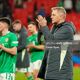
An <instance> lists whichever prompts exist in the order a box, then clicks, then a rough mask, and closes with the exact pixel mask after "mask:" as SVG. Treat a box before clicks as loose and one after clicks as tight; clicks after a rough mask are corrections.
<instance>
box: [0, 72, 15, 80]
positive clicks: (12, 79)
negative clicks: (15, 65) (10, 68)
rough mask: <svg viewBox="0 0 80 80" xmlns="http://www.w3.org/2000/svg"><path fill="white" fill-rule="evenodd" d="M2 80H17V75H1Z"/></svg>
mask: <svg viewBox="0 0 80 80" xmlns="http://www.w3.org/2000/svg"><path fill="white" fill-rule="evenodd" d="M0 80H15V73H1V74H0Z"/></svg>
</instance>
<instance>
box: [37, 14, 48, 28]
mask: <svg viewBox="0 0 80 80" xmlns="http://www.w3.org/2000/svg"><path fill="white" fill-rule="evenodd" d="M36 21H37V22H38V24H39V25H40V27H45V26H47V20H46V19H45V17H42V16H41V15H39V16H38V18H37V19H36Z"/></svg>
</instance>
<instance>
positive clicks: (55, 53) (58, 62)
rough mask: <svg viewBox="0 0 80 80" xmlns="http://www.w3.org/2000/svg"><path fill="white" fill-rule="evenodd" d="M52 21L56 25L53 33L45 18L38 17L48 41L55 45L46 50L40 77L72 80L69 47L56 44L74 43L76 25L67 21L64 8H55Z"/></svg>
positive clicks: (48, 79)
mask: <svg viewBox="0 0 80 80" xmlns="http://www.w3.org/2000/svg"><path fill="white" fill-rule="evenodd" d="M51 19H52V24H53V25H54V26H53V27H52V30H51V32H50V31H49V29H48V27H47V21H46V19H45V18H44V17H42V16H38V19H37V22H38V24H39V25H40V29H41V31H42V33H43V35H44V37H45V39H46V41H52V42H54V43H55V44H54V47H53V48H52V49H51V48H49V47H48V48H46V50H45V56H44V59H43V62H42V65H41V69H40V71H39V74H38V77H39V78H43V79H45V80H72V72H73V71H72V68H73V63H72V59H71V57H72V53H71V51H70V49H69V46H68V45H64V44H59V45H56V42H57V41H59V42H63V41H65V42H66V41H72V40H73V35H74V33H75V29H74V25H73V24H72V23H70V22H66V21H65V19H66V11H65V9H64V8H63V7H53V8H52V13H51Z"/></svg>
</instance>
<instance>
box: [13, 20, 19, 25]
mask: <svg viewBox="0 0 80 80" xmlns="http://www.w3.org/2000/svg"><path fill="white" fill-rule="evenodd" d="M18 23H21V21H20V20H15V21H14V22H13V23H12V25H14V24H18Z"/></svg>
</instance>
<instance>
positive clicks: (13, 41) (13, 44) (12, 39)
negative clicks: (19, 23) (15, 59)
mask: <svg viewBox="0 0 80 80" xmlns="http://www.w3.org/2000/svg"><path fill="white" fill-rule="evenodd" d="M10 46H11V47H16V46H18V39H17V36H16V35H15V34H12V35H11V36H10Z"/></svg>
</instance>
